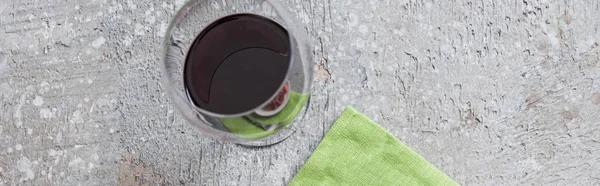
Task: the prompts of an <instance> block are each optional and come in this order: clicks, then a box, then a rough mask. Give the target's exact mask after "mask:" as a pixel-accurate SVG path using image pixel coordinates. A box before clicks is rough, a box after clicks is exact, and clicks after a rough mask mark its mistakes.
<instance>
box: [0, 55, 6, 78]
mask: <svg viewBox="0 0 600 186" xmlns="http://www.w3.org/2000/svg"><path fill="white" fill-rule="evenodd" d="M6 61H7V59H6V57H4V56H0V74H1V73H2V71H4V70H5V69H6V66H7V65H6V63H7V62H6Z"/></svg>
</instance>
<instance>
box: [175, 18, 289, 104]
mask: <svg viewBox="0 0 600 186" xmlns="http://www.w3.org/2000/svg"><path fill="white" fill-rule="evenodd" d="M290 63H291V50H290V38H289V34H288V32H287V30H286V29H285V28H283V27H282V26H281V25H279V24H278V23H276V22H275V21H273V20H271V19H268V18H265V17H262V16H259V15H254V14H235V15H230V16H226V17H223V18H221V19H218V20H216V21H215V22H213V23H211V24H210V25H209V26H207V27H206V28H205V29H204V30H203V31H202V32H201V33H200V34H199V35H198V36H197V37H196V39H195V40H194V42H193V44H192V46H191V47H190V50H189V51H188V54H187V57H186V60H185V66H184V73H183V75H184V83H185V86H186V89H187V91H188V95H189V98H190V99H191V101H192V102H193V103H194V104H195V105H196V106H198V107H200V108H202V109H205V110H207V111H210V112H213V113H217V114H223V115H232V114H241V113H244V112H247V111H250V110H253V109H256V108H257V107H259V106H261V105H262V104H264V103H266V102H267V101H269V99H271V98H272V97H273V96H274V95H275V94H276V93H277V92H278V91H279V89H280V88H281V86H282V84H283V83H284V81H285V77H286V74H287V72H288V69H289V68H290Z"/></svg>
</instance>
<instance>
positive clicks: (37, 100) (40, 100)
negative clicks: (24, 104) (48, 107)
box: [33, 96, 44, 107]
mask: <svg viewBox="0 0 600 186" xmlns="http://www.w3.org/2000/svg"><path fill="white" fill-rule="evenodd" d="M43 104H44V98H43V97H41V96H35V99H33V105H35V106H38V107H41V106H42V105H43Z"/></svg>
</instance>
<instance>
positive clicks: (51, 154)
mask: <svg viewBox="0 0 600 186" xmlns="http://www.w3.org/2000/svg"><path fill="white" fill-rule="evenodd" d="M62 154H63V152H62V151H60V150H59V151H57V150H54V149H50V151H48V155H50V157H56V156H62Z"/></svg>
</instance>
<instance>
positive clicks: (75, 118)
mask: <svg viewBox="0 0 600 186" xmlns="http://www.w3.org/2000/svg"><path fill="white" fill-rule="evenodd" d="M69 123H74V124H75V123H83V116H82V114H81V111H80V110H77V111H75V112H73V115H72V116H71V120H69Z"/></svg>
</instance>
